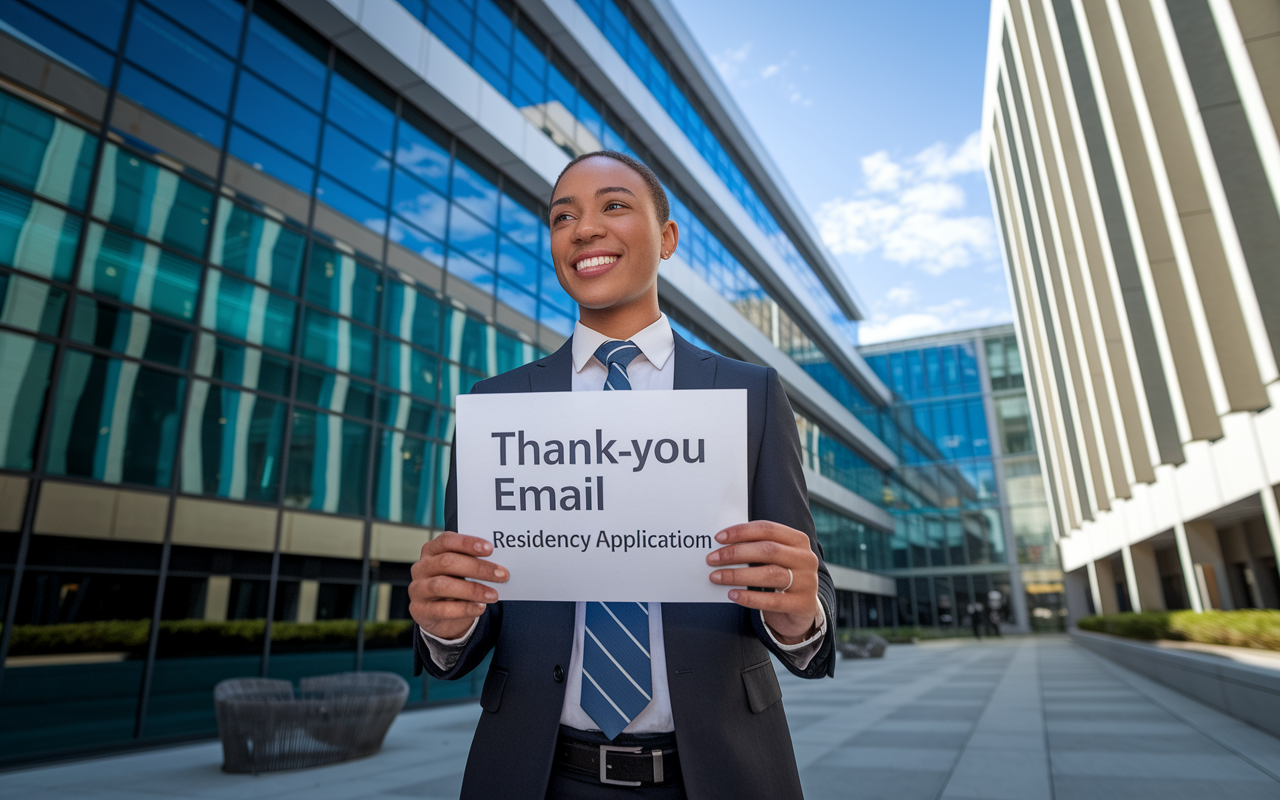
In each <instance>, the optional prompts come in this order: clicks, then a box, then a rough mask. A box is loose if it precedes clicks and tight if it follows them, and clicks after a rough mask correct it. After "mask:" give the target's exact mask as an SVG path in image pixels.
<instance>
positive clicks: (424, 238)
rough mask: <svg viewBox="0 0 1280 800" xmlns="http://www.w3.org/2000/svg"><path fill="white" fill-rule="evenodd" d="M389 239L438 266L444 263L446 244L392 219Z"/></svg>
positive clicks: (396, 219)
mask: <svg viewBox="0 0 1280 800" xmlns="http://www.w3.org/2000/svg"><path fill="white" fill-rule="evenodd" d="M387 238H388V239H390V240H391V241H393V242H395V243H396V244H398V245H400V246H401V247H404V248H405V249H407V250H409V251H410V252H412V253H414V254H415V255H418V256H421V257H422V258H424V259H426V260H427V261H428V262H430V263H432V264H436V265H440V264H443V263H444V242H443V241H441V240H439V239H435V238H433V237H431V236H428V235H427V234H425V233H423V232H422V231H421V230H419V229H418V228H416V227H414V226H413V225H410V224H408V223H406V222H403V221H402V220H400V219H398V218H396V217H392V218H391V230H390V232H389V233H388V234H387Z"/></svg>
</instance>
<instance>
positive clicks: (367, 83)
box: [328, 56, 395, 156]
mask: <svg viewBox="0 0 1280 800" xmlns="http://www.w3.org/2000/svg"><path fill="white" fill-rule="evenodd" d="M394 108H395V98H394V97H393V96H391V93H390V92H388V91H387V90H386V89H385V88H383V87H382V86H381V85H380V84H378V83H377V82H376V81H374V80H373V79H372V78H369V77H367V76H365V75H364V74H363V73H362V72H361V71H360V69H359V67H356V66H354V65H352V64H350V63H349V62H348V61H347V60H346V59H345V58H344V57H342V56H339V58H338V63H337V68H336V70H335V71H334V73H333V75H332V76H331V77H330V79H329V109H328V117H329V119H330V120H332V121H333V122H336V123H337V124H339V125H341V126H342V127H343V128H345V129H346V130H347V131H349V132H350V133H351V134H353V135H354V136H355V137H356V138H357V139H359V140H360V141H361V142H363V143H364V144H366V145H368V146H369V147H372V148H373V149H374V150H375V151H376V152H378V153H382V154H383V155H387V156H390V155H391V135H392V130H393V128H394V127H395V111H394V110H393V109H394Z"/></svg>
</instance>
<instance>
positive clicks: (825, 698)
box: [0, 637, 1280, 800]
mask: <svg viewBox="0 0 1280 800" xmlns="http://www.w3.org/2000/svg"><path fill="white" fill-rule="evenodd" d="M779 672H780V679H781V680H782V684H783V693H784V698H785V700H784V702H785V703H786V706H787V716H788V718H789V719H790V721H791V730H792V736H793V738H794V740H795V746H796V755H797V759H798V761H799V764H800V770H801V776H802V779H803V781H804V786H805V792H806V795H807V796H808V797H809V798H857V800H873V799H874V798H893V799H894V800H914V799H915V798H921V799H922V800H923V799H924V798H928V799H929V800H934V799H935V798H945V799H947V800H951V799H952V798H956V799H959V798H992V799H993V800H1041V799H1043V800H1050V798H1053V800H1075V798H1082V800H1083V798H1089V800H1098V799H1101V798H1134V799H1135V800H1142V799H1143V798H1153V799H1158V800H1177V799H1178V798H1210V797H1230V798H1232V799H1233V800H1251V799H1252V798H1276V797H1280V739H1276V738H1274V737H1272V736H1270V735H1268V734H1265V733H1262V732H1261V731H1259V730H1257V729H1255V728H1252V727H1250V726H1248V725H1245V724H1244V723H1241V722H1238V721H1236V720H1234V719H1232V718H1231V717H1227V716H1225V715H1223V714H1221V713H1219V712H1217V711H1214V710H1212V709H1210V708H1208V707H1207V706H1204V705H1201V704H1200V703H1197V702H1196V701H1194V700H1190V699H1188V698H1186V697H1184V696H1182V695H1180V694H1178V693H1176V692H1174V691H1172V690H1170V689H1167V688H1165V687H1163V686H1160V685H1159V684H1155V683H1152V682H1151V681H1148V680H1146V679H1145V678H1142V677H1140V676H1137V675H1135V674H1134V673H1131V672H1128V671H1127V670H1124V669H1122V668H1120V667H1117V666H1115V665H1113V664H1111V663H1110V662H1108V661H1106V660H1104V659H1102V658H1099V657H1098V656H1095V655H1093V654H1092V653H1089V652H1088V651H1086V650H1084V649H1082V648H1079V647H1077V646H1075V645H1072V644H1071V643H1070V642H1069V641H1068V640H1067V639H1066V638H1065V637H1041V638H1024V639H1005V640H998V641H994V642H993V641H989V640H988V641H983V642H973V641H972V640H960V641H956V642H936V643H929V644H922V645H914V646H907V645H904V646H895V647H891V648H890V649H889V652H888V654H887V656H886V657H885V658H884V659H883V660H880V661H865V662H864V661H848V662H843V663H841V664H840V668H839V669H838V670H837V675H838V676H837V677H836V679H835V680H823V681H801V680H798V679H794V678H791V677H790V676H789V675H787V674H785V673H783V672H782V671H781V670H779ZM479 713H480V710H479V708H478V707H477V706H475V705H470V704H468V705H465V706H453V707H448V708H439V709H431V710H427V711H415V712H409V713H405V714H401V715H400V717H399V719H398V720H397V721H396V723H395V725H394V726H393V727H392V729H391V733H390V734H389V735H388V737H387V742H386V745H385V746H384V748H383V750H382V752H381V753H379V754H378V755H376V756H374V757H372V758H368V759H364V760H362V761H356V762H349V763H346V764H338V765H334V766H329V767H321V768H317V769H311V770H303V771H300V772H290V773H276V774H269V775H261V776H258V777H253V776H244V775H226V774H223V773H222V772H221V770H220V769H219V766H220V765H221V751H220V747H219V745H218V744H217V743H216V742H213V743H208V744H199V745H189V746H183V747H176V748H170V749H166V750H159V751H151V752H146V753H138V754H131V755H122V756H115V757H110V758H103V759H97V760H94V761H83V762H78V763H74V764H67V765H61V766H52V767H43V768H39V769H32V770H26V771H22V772H10V773H2V774H0V797H4V798H8V797H14V798H17V797H22V798H32V800H36V799H37V798H39V799H41V800H43V799H44V798H49V799H50V800H51V799H52V798H55V797H56V798H64V797H76V798H78V799H80V798H86V799H87V798H93V799H94V800H97V799H98V798H120V799H121V800H123V798H148V797H156V798H159V797H174V798H189V797H200V798H224V797H225V798H237V799H239V798H246V799H248V798H259V797H262V798H266V797H270V798H281V800H284V799H285V798H299V800H303V799H305V800H339V799H344V798H368V797H379V798H387V799H388V800H390V799H391V798H406V797H413V798H424V799H426V800H434V799H435V798H455V797H457V796H458V790H459V787H460V786H461V781H462V768H463V764H464V762H465V759H466V753H467V748H468V746H469V743H470V739H471V733H472V731H473V730H474V728H475V721H476V719H477V717H478V716H479Z"/></svg>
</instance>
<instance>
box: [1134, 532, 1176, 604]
mask: <svg viewBox="0 0 1280 800" xmlns="http://www.w3.org/2000/svg"><path fill="white" fill-rule="evenodd" d="M1126 550H1127V555H1128V560H1127V563H1126V567H1128V568H1130V569H1131V570H1132V574H1131V575H1130V577H1129V579H1130V581H1131V582H1132V588H1131V589H1130V592H1131V596H1134V597H1136V598H1137V602H1136V603H1135V605H1134V608H1140V609H1141V610H1143V611H1165V610H1166V606H1165V602H1164V588H1163V587H1162V586H1161V585H1160V563H1159V562H1158V561H1157V560H1156V549H1155V548H1154V547H1152V546H1151V545H1149V544H1147V543H1145V542H1139V543H1138V544H1131V545H1129V547H1127V548H1126Z"/></svg>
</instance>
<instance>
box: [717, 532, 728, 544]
mask: <svg viewBox="0 0 1280 800" xmlns="http://www.w3.org/2000/svg"><path fill="white" fill-rule="evenodd" d="M716 541H717V542H727V541H729V534H727V533H725V532H724V531H720V532H719V533H717V534H716Z"/></svg>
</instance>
